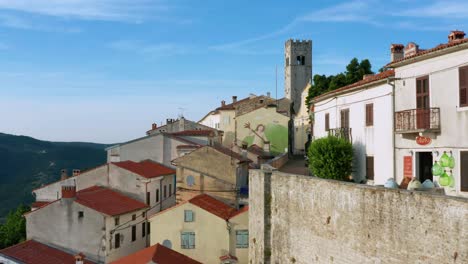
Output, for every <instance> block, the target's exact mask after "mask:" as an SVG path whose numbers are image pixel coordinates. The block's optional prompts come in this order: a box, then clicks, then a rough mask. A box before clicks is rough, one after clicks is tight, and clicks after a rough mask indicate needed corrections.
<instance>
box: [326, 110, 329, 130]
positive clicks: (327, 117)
mask: <svg viewBox="0 0 468 264" xmlns="http://www.w3.org/2000/svg"><path fill="white" fill-rule="evenodd" d="M325 131H330V114H329V113H326V114H325Z"/></svg>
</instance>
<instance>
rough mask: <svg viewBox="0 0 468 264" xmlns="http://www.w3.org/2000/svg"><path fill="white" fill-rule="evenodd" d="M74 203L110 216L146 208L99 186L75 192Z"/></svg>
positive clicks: (131, 199) (137, 202)
mask: <svg viewBox="0 0 468 264" xmlns="http://www.w3.org/2000/svg"><path fill="white" fill-rule="evenodd" d="M75 202H77V203H79V204H81V205H84V206H86V207H88V208H91V209H93V210H96V211H98V212H100V213H103V214H106V215H110V216H115V215H121V214H125V213H130V212H133V211H136V210H140V209H144V208H146V207H148V206H147V205H146V204H144V203H142V202H140V201H137V200H135V199H133V198H130V197H128V196H125V195H123V194H120V193H118V192H116V191H113V190H110V189H107V188H104V187H100V186H93V187H89V188H87V189H84V190H81V191H79V192H77V193H76V200H75Z"/></svg>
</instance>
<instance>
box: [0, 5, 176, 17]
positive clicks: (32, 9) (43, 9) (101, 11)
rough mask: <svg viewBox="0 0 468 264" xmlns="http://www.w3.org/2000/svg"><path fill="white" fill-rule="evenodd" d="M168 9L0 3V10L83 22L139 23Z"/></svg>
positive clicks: (129, 6) (165, 6)
mask: <svg viewBox="0 0 468 264" xmlns="http://www.w3.org/2000/svg"><path fill="white" fill-rule="evenodd" d="M168 9H169V5H168V4H166V3H165V2H163V1H162V0H100V1H98V0H15V1H11V0H0V10H11V11H20V12H27V13H32V14H39V15H46V16H54V17H62V18H75V19H84V20H106V21H135V22H139V21H140V20H141V19H143V18H144V17H145V16H146V15H149V14H152V15H154V14H155V13H157V12H162V11H167V10H168Z"/></svg>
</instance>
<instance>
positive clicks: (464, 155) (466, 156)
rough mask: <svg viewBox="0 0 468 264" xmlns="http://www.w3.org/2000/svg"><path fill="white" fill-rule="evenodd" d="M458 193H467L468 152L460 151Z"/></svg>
mask: <svg viewBox="0 0 468 264" xmlns="http://www.w3.org/2000/svg"><path fill="white" fill-rule="evenodd" d="M460 179H461V182H460V191H462V192H468V151H460Z"/></svg>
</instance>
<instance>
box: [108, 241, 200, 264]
mask: <svg viewBox="0 0 468 264" xmlns="http://www.w3.org/2000/svg"><path fill="white" fill-rule="evenodd" d="M147 263H157V264H201V262H198V261H196V260H194V259H192V258H189V257H187V256H185V255H183V254H181V253H179V252H177V251H174V250H172V249H169V248H167V247H165V246H163V245H161V244H159V243H158V244H156V245H154V246H151V247H148V248H145V249H143V250H140V251H138V252H136V253H134V254H131V255H128V256H125V257H123V258H121V259H119V260H116V261H114V262H111V264H147Z"/></svg>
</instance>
